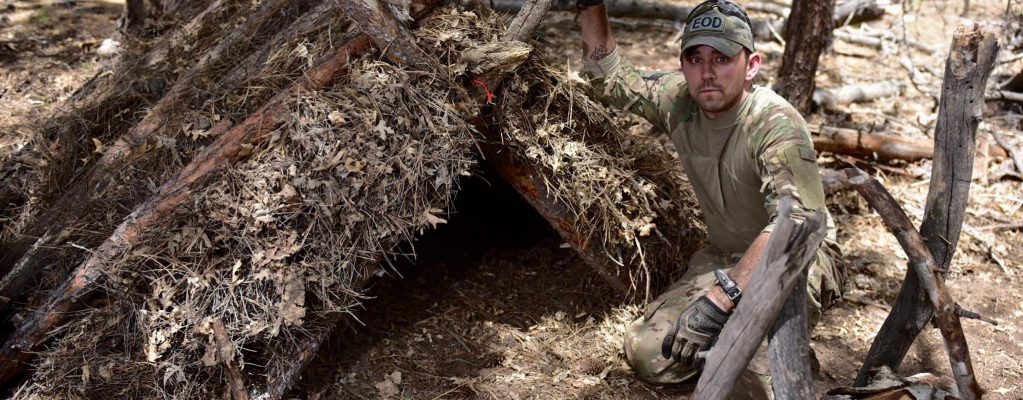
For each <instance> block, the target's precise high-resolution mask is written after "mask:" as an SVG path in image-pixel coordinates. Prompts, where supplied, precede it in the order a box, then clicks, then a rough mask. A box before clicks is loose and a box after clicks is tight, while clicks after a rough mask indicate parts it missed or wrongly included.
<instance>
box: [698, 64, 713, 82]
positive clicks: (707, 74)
mask: <svg viewBox="0 0 1023 400" xmlns="http://www.w3.org/2000/svg"><path fill="white" fill-rule="evenodd" d="M700 75H701V76H702V77H703V80H712V79H714V77H715V76H714V70H713V69H711V67H710V63H703V65H701V68H700Z"/></svg>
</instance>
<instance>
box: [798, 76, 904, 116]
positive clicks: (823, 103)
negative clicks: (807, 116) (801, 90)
mask: <svg viewBox="0 0 1023 400" xmlns="http://www.w3.org/2000/svg"><path fill="white" fill-rule="evenodd" d="M903 87H905V84H904V83H903V82H901V81H882V82H876V83H871V84H866V85H850V86H842V87H838V88H828V89H817V90H815V91H814V92H813V102H814V103H816V104H817V105H818V106H820V107H821V108H824V109H826V110H834V109H837V108H838V106H840V105H844V104H849V103H862V102H867V101H873V100H877V99H880V98H884V97H891V96H897V95H898V94H899V93H902V89H903Z"/></svg>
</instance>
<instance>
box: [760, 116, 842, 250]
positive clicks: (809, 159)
mask: <svg viewBox="0 0 1023 400" xmlns="http://www.w3.org/2000/svg"><path fill="white" fill-rule="evenodd" d="M754 138H756V139H758V140H755V142H756V144H755V146H754V150H753V151H754V157H756V158H755V160H756V161H757V170H758V173H759V174H760V178H761V181H762V182H763V186H762V187H761V189H760V190H761V191H762V192H763V193H764V194H765V198H766V200H765V204H764V207H765V208H766V209H767V213H768V215H770V223H769V224H768V225H767V227H765V228H764V232H771V231H772V230H773V229H774V225H775V223H776V219H777V217H778V200H779V199H780V198H781V197H782V196H784V195H790V196H792V197H793V199H795V200H796V201H795V202H793V204H792V210H791V211H790V215H791V216H792V218H793V219H795V220H796V221H804V220H805V219H806V218H807V217H809V216H810V215H812V213H813V211H814V210H820V209H824V188H823V185H822V184H821V179H820V175H819V173H818V167H817V153H816V152H814V150H813V142H812V141H811V140H810V134H809V131H808V129H807V127H806V122H804V121H803V118H802V117H801V116H800V115H799V113H798V112H796V110H795V109H792V108H791V107H783V106H780V105H777V106H775V107H773V109H772V110H770V111H769V112H766V113H764V114H763V118H762V120H761V121H760V122H759V124H758V127H757V131H756V134H755V135H754ZM829 220H830V218H829ZM828 223H829V225H830V224H831V221H828Z"/></svg>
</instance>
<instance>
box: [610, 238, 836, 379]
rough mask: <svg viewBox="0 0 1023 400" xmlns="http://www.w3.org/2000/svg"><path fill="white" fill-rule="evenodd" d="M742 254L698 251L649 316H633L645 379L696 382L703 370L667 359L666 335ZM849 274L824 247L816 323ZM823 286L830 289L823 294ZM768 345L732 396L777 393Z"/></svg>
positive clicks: (812, 290)
mask: <svg viewBox="0 0 1023 400" xmlns="http://www.w3.org/2000/svg"><path fill="white" fill-rule="evenodd" d="M739 258H741V254H739V255H732V256H723V255H717V254H714V253H713V252H710V251H706V250H701V251H698V252H696V254H693V257H692V258H691V259H690V261H689V269H688V270H687V271H686V273H685V275H683V276H682V278H681V279H679V280H678V282H676V283H675V284H674V285H673V286H672V287H671V288H670V289H669V290H668V291H667V292H665V293H664V294H662V295H661V296H660V297H658V298H657V299H655V300H654V301H653V302H652V303H650V305H649V306H648V307H647V310H646V312H645V313H644V315H643V317H641V318H639V319H637V320H635V321H633V322H632V323H631V324H630V325H629V326H628V328H627V329H626V331H625V355H626V358H628V360H629V364H631V365H632V368H633V369H634V370H635V371H636V375H637V376H639V377H640V378H641V379H643V380H645V381H647V382H651V383H657V384H668V383H680V382H684V381H687V380H692V381H693V382H695V378H696V377H697V376H699V374H700V370H699V369H693V368H690V367H688V366H685V365H682V364H678V363H676V362H675V361H674V360H671V359H665V358H664V357H663V356H662V355H661V342H662V341H663V340H664V335H665V333H667V331H668V328H669V327H670V326H671V324H672V323H674V322H675V319H676V318H677V317H678V315H679V314H680V313H682V310H683V309H685V308H686V306H688V305H689V304H690V303H692V302H693V301H696V299H698V298H699V297H700V296H702V295H704V294H706V293H707V290H709V289H710V288H712V287H713V286H714V284H715V283H716V280H715V279H714V270H715V269H717V268H724V269H728V268H730V267H732V266H734V265H735V263H736V262H738V260H739ZM844 280H845V274H842V273H841V271H839V270H838V269H837V268H835V267H834V263H833V262H832V258H831V257H829V256H827V255H825V254H824V252H823V250H822V251H818V254H817V260H816V261H815V262H814V264H813V265H811V266H810V276H809V282H808V285H807V288H806V290H807V293H808V294H809V296H808V300H809V301H808V304H807V317H808V320H809V322H810V327H811V328H812V327H813V326H816V325H817V322H818V321H819V320H820V315H821V310H823V309H826V308H828V307H829V306H831V304H832V303H833V302H834V301H835V300H836V299H837V298H838V297H839V295H840V292H841V289H840V288H841V287H842V286H843V284H844ZM822 290H823V291H824V292H823V293H822ZM766 350H767V346H765V345H761V346H760V349H759V350H758V351H757V355H756V356H754V358H753V361H752V362H751V363H750V368H749V369H747V371H746V373H744V374H743V376H742V378H741V379H740V381H739V382H738V384H737V386H736V388H735V391H734V392H733V397H732V398H754V399H758V398H759V399H763V398H771V397H772V396H771V387H770V372H769V370H768V364H767V351H766Z"/></svg>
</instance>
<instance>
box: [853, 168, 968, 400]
mask: <svg viewBox="0 0 1023 400" xmlns="http://www.w3.org/2000/svg"><path fill="white" fill-rule="evenodd" d="M845 173H846V177H847V178H848V179H849V183H850V184H851V185H852V186H853V188H855V189H856V191H857V192H859V193H860V195H862V196H863V198H864V199H866V200H867V203H869V204H870V206H871V208H873V209H874V210H875V211H877V214H878V215H879V216H880V217H881V220H882V221H884V224H885V226H887V227H888V230H889V231H891V232H892V234H893V235H895V238H896V239H898V241H899V244H900V245H901V246H902V248H903V249H904V250H905V251H906V256H907V257H909V264H910V271H909V274H912V275H913V276H916V279H917V281H918V282H919V285H920V287H921V288H922V289H923V293H924V296H925V297H926V301H928V302H929V303H930V307H931V309H932V310H937V313H936V318H935V319H934V320H935V322H937V325H938V329H939V330H940V331H941V335H942V337H944V339H945V348H946V350H947V351H948V358H949V362H950V363H951V364H952V374H953V375H954V376H955V379H956V384H957V385H958V386H959V393H960V395H961V396H962V397H963V399H979V398H980V395H981V393H982V392H981V390H980V386H979V385H978V384H977V380H976V378H975V377H974V374H973V364H972V362H971V361H970V351H969V347H968V346H967V343H966V337H965V336H964V335H963V327H962V325H961V323H960V322H959V315H958V314H957V313H956V303H955V301H953V300H952V296H951V295H949V293H948V289H947V288H946V287H945V282H944V279H943V278H942V275H941V273H942V270H941V269H940V267H941V265H942V264H938V263H937V261H936V260H935V258H934V257H933V256H931V251H928V245H927V244H926V243H925V242H924V237H923V236H922V235H921V234H920V233H919V232H917V231H916V229H915V228H914V227H913V223H912V222H911V221H910V220H909V217H908V216H906V212H905V211H903V210H902V207H901V206H899V203H898V201H897V200H895V198H894V197H892V195H891V193H889V192H888V191H887V190H886V189H885V188H884V186H882V185H881V183H880V182H878V181H877V180H875V179H874V178H871V177H870V176H869V175H867V174H866V173H864V172H863V171H861V170H859V169H856V168H849V169H846V170H845ZM967 173H969V172H967ZM932 179H934V178H932ZM959 225H960V226H961V225H962V222H961V220H960V223H959ZM903 291H905V289H903ZM923 308H925V309H926V307H923ZM892 315H894V312H893V313H892V314H890V315H889V318H888V320H885V323H886V324H887V323H888V322H889V320H891V318H892V317H891V316H892ZM929 319H930V318H928V320H929ZM883 331H884V328H883V327H882V332H883ZM917 334H919V332H917ZM915 337H916V335H914V336H913V338H915ZM886 338H887V337H881V335H880V334H878V336H877V337H876V338H875V339H874V345H873V346H872V347H874V346H877V345H878V344H879V343H880V345H881V346H885V347H887V346H891V345H892V344H893V343H892V342H882V341H881V340H882V339H886ZM892 340H893V341H895V339H894V338H892ZM903 341H904V340H898V341H897V342H898V343H901V342H903ZM910 344H912V340H910ZM907 347H908V346H907ZM872 350H873V348H872ZM869 357H870V355H868V360H869ZM865 366H866V364H865ZM861 372H862V370H861Z"/></svg>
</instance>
